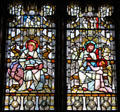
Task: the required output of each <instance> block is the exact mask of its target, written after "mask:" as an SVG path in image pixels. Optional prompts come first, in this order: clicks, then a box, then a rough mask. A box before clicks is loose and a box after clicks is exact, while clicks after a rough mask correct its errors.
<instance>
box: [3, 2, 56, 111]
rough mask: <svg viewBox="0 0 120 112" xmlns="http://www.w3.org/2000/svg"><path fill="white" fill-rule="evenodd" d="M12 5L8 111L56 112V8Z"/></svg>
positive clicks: (9, 26)
mask: <svg viewBox="0 0 120 112" xmlns="http://www.w3.org/2000/svg"><path fill="white" fill-rule="evenodd" d="M37 8H38V7H37V6H35V5H28V7H27V8H26V10H24V7H23V5H22V4H21V3H14V4H10V5H9V13H10V14H11V15H13V16H14V18H13V20H12V21H10V22H9V25H8V38H7V40H6V60H7V68H8V71H7V74H6V91H5V103H4V105H5V106H4V110H54V94H55V87H54V83H55V80H54V79H55V42H56V41H55V36H56V30H55V23H54V22H53V21H51V20H50V19H48V18H47V17H48V16H51V15H54V12H55V6H52V5H44V6H42V7H41V10H38V9H37Z"/></svg>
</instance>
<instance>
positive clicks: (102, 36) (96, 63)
mask: <svg viewBox="0 0 120 112" xmlns="http://www.w3.org/2000/svg"><path fill="white" fill-rule="evenodd" d="M113 10H114V9H113V7H112V6H109V5H103V6H101V7H99V8H98V12H96V13H95V12H94V7H92V6H90V5H88V6H86V7H85V11H84V12H83V11H81V7H80V6H77V5H75V4H71V5H69V6H68V7H67V11H68V14H69V15H71V16H74V17H76V20H73V21H72V22H68V24H67V31H66V32H67V36H66V38H67V42H66V51H67V54H66V55H67V57H66V59H67V65H66V76H67V77H66V78H67V110H116V65H115V61H116V57H115V30H114V25H113V24H112V21H109V20H107V19H106V17H107V16H111V15H112V13H113Z"/></svg>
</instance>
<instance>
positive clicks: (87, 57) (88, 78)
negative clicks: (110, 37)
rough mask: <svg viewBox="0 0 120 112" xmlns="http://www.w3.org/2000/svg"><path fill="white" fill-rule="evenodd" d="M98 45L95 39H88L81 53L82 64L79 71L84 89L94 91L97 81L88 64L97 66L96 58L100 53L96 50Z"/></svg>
mask: <svg viewBox="0 0 120 112" xmlns="http://www.w3.org/2000/svg"><path fill="white" fill-rule="evenodd" d="M96 51H97V49H96V45H95V43H94V42H93V41H88V42H87V43H86V44H85V50H84V51H83V52H81V53H80V59H81V62H80V63H81V64H82V65H80V71H79V78H80V85H81V86H82V89H83V90H89V91H94V90H95V89H94V83H95V77H94V75H95V73H94V71H93V70H92V69H91V67H90V66H89V65H88V63H90V64H91V65H92V66H94V67H96V66H97V63H96V60H97V58H98V53H97V52H96Z"/></svg>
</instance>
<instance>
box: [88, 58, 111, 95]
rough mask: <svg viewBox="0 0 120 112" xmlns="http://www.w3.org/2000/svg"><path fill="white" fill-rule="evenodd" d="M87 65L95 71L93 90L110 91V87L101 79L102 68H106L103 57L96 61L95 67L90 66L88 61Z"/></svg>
mask: <svg viewBox="0 0 120 112" xmlns="http://www.w3.org/2000/svg"><path fill="white" fill-rule="evenodd" d="M88 65H89V66H90V68H91V69H92V70H93V71H96V76H95V90H98V91H102V92H106V93H107V92H110V93H111V92H112V89H111V87H107V86H106V85H105V83H104V80H103V69H105V68H106V66H107V61H106V60H104V59H101V60H100V61H98V62H97V67H94V66H92V65H91V63H88Z"/></svg>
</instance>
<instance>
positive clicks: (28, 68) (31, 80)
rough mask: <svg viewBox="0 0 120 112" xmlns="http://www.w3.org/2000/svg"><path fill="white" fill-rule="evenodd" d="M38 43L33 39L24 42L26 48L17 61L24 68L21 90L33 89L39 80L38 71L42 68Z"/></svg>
mask: <svg viewBox="0 0 120 112" xmlns="http://www.w3.org/2000/svg"><path fill="white" fill-rule="evenodd" d="M37 48H38V43H37V42H36V41H35V40H29V41H27V42H26V49H25V50H24V51H23V53H22V54H21V57H20V59H19V63H20V64H21V65H22V67H23V68H24V82H23V84H22V86H21V87H20V88H19V91H21V90H29V91H31V90H34V89H36V87H37V85H38V83H39V81H40V75H41V73H40V71H41V69H42V68H43V64H42V61H41V60H40V59H39V56H38V53H37Z"/></svg>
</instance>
